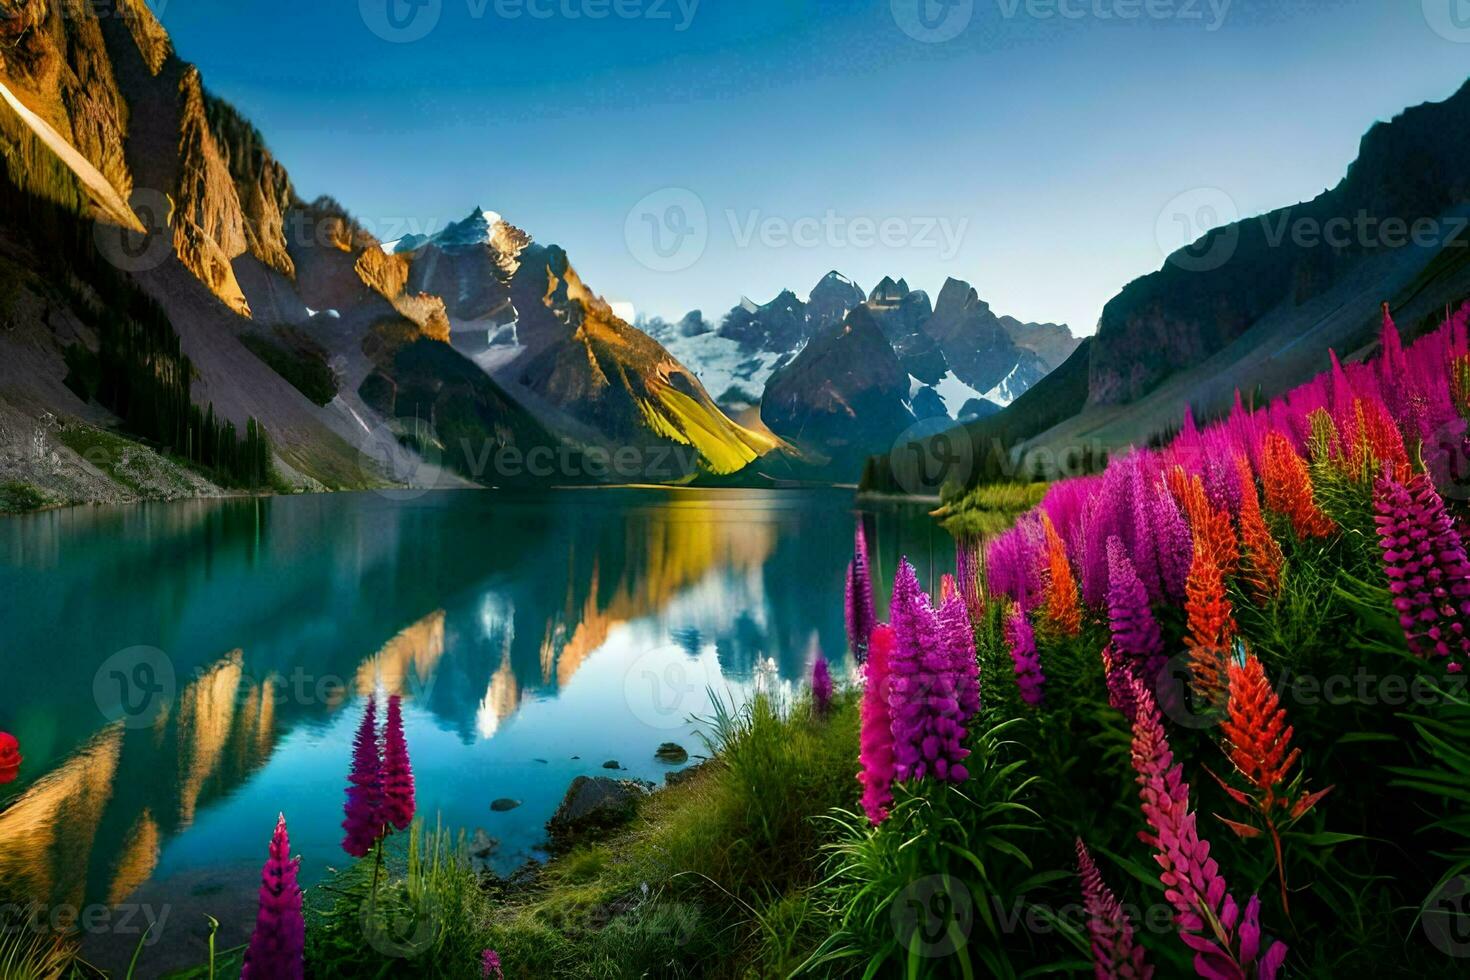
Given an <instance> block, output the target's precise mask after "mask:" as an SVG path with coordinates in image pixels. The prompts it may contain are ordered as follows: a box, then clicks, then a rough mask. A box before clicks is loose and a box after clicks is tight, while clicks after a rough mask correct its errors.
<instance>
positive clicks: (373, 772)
mask: <svg viewBox="0 0 1470 980" xmlns="http://www.w3.org/2000/svg"><path fill="white" fill-rule="evenodd" d="M347 782H348V786H347V803H346V804H345V805H344V806H343V808H342V809H343V812H344V813H345V814H346V819H344V820H343V821H342V829H343V830H345V831H346V832H347V835H346V836H345V837H344V838H343V839H342V850H344V851H346V852H347V853H348V854H351V855H352V856H353V857H367V856H368V854H369V852H371V851H372V849H373V845H375V844H377V842H378V840H379V839H380V838H381V837H382V836H383V829H384V825H385V824H386V823H387V820H386V817H385V814H384V799H383V763H382V760H381V757H380V755H379V752H378V703H377V699H376V698H374V697H372V696H369V697H368V699H367V704H366V706H365V707H364V708H363V713H362V723H361V724H360V725H358V727H357V737H356V738H355V739H353V742H352V771H351V772H350V773H349V774H348V776H347Z"/></svg>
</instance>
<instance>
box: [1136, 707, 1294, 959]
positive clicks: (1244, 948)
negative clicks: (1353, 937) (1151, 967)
mask: <svg viewBox="0 0 1470 980" xmlns="http://www.w3.org/2000/svg"><path fill="white" fill-rule="evenodd" d="M1133 697H1134V700H1135V701H1136V702H1137V704H1138V716H1137V718H1136V720H1135V721H1134V722H1133V750H1132V756H1133V769H1134V771H1135V772H1136V773H1137V774H1138V776H1137V782H1138V786H1139V799H1140V803H1141V809H1142V811H1143V818H1144V821H1145V822H1146V823H1147V824H1148V830H1146V831H1141V832H1140V833H1139V835H1138V836H1139V839H1140V840H1142V841H1143V842H1144V843H1145V844H1147V845H1149V846H1150V847H1151V848H1153V849H1154V852H1155V853H1154V860H1155V861H1156V862H1157V863H1158V865H1159V868H1160V869H1161V871H1160V874H1159V880H1160V881H1161V882H1162V883H1163V885H1164V897H1165V898H1166V899H1167V900H1168V901H1169V903H1170V904H1171V905H1172V906H1173V907H1174V913H1175V924H1176V925H1177V926H1178V928H1179V938H1180V939H1181V940H1182V941H1183V942H1184V944H1185V945H1186V946H1188V947H1189V948H1190V949H1192V950H1194V968H1195V972H1196V973H1198V974H1199V975H1200V976H1202V977H1213V978H1221V980H1247V978H1251V977H1255V978H1259V980H1272V978H1274V977H1275V976H1276V972H1277V970H1279V969H1280V967H1281V963H1282V961H1283V960H1285V959H1286V952H1287V950H1286V946H1285V945H1284V944H1282V943H1279V942H1270V941H1267V942H1266V944H1265V946H1264V948H1263V944H1262V936H1261V927H1260V922H1259V918H1260V899H1258V898H1257V897H1256V896H1254V895H1253V896H1251V899H1250V901H1249V902H1248V903H1246V907H1245V913H1244V915H1243V916H1242V914H1241V910H1240V906H1238V905H1237V904H1236V901H1235V898H1234V897H1233V896H1232V895H1230V893H1229V887H1228V886H1227V885H1226V883H1225V879H1224V878H1223V877H1221V875H1220V868H1219V865H1218V864H1216V862H1215V859H1214V858H1212V857H1210V844H1209V842H1208V841H1206V840H1203V839H1201V838H1200V836H1199V831H1198V828H1197V826H1196V815H1195V813H1194V812H1193V811H1192V810H1190V808H1189V784H1188V783H1187V782H1185V781H1184V767H1183V766H1181V765H1177V764H1175V762H1174V753H1173V750H1172V749H1171V748H1170V747H1169V739H1168V736H1167V735H1165V734H1164V726H1163V722H1162V720H1161V718H1160V715H1159V709H1158V705H1157V704H1155V702H1154V699H1153V695H1152V694H1150V693H1149V690H1148V688H1147V687H1146V686H1144V684H1143V683H1142V682H1140V681H1137V680H1135V681H1134V682H1133Z"/></svg>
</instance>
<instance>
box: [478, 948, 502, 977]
mask: <svg viewBox="0 0 1470 980" xmlns="http://www.w3.org/2000/svg"><path fill="white" fill-rule="evenodd" d="M480 977H481V980H490V978H491V977H494V978H495V980H505V974H504V973H502V972H501V969H500V954H499V953H497V952H495V950H493V949H482V950H481V951H480Z"/></svg>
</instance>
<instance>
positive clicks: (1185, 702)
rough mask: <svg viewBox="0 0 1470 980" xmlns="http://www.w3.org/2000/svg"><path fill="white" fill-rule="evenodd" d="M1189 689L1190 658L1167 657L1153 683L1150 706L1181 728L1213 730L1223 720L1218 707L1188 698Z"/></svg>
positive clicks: (1200, 698) (1195, 698)
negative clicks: (1155, 705) (1157, 708)
mask: <svg viewBox="0 0 1470 980" xmlns="http://www.w3.org/2000/svg"><path fill="white" fill-rule="evenodd" d="M1193 688H1194V663H1193V657H1192V656H1191V655H1190V654H1188V653H1181V654H1179V655H1177V656H1174V657H1170V658H1169V660H1168V662H1167V663H1165V664H1164V667H1163V669H1162V670H1160V671H1159V676H1158V677H1157V678H1155V680H1154V703H1155V704H1157V705H1158V706H1159V712H1160V713H1161V714H1163V716H1164V717H1165V718H1168V719H1169V720H1170V721H1172V722H1174V723H1175V724H1176V725H1179V726H1180V727H1181V728H1193V729H1205V728H1214V727H1215V726H1216V725H1218V724H1220V722H1221V721H1223V720H1224V711H1223V710H1222V706H1220V705H1216V704H1211V703H1210V702H1209V701H1207V700H1205V699H1204V698H1202V697H1198V696H1196V695H1195V694H1192V693H1191V692H1192V691H1193Z"/></svg>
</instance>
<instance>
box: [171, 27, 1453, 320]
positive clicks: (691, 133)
mask: <svg viewBox="0 0 1470 980" xmlns="http://www.w3.org/2000/svg"><path fill="white" fill-rule="evenodd" d="M151 2H152V3H153V6H154V9H155V10H156V11H159V13H160V19H161V20H162V21H163V23H164V25H165V27H167V28H168V30H169V31H170V32H171V33H172V35H173V37H174V41H175V44H176V46H177V47H178V49H179V51H180V53H181V55H182V56H183V57H185V58H186V59H188V60H190V61H193V62H195V63H196V64H198V65H199V66H200V68H201V70H202V71H203V73H204V78H205V83H206V85H208V86H209V87H210V88H211V89H212V90H213V91H215V92H216V93H218V94H220V95H222V96H224V97H225V98H227V99H229V100H231V101H233V102H234V103H235V104H236V105H237V106H238V107H239V108H240V109H241V110H243V111H244V112H245V114H246V115H248V116H249V117H250V118H251V119H252V120H253V121H254V122H255V123H256V124H257V125H258V126H259V127H260V129H261V130H262V132H263V133H264V134H265V137H266V139H267V141H268V142H269V143H270V145H271V146H272V148H273V149H274V151H275V152H276V155H277V156H278V157H280V158H281V159H282V161H284V163H285V164H286V166H287V167H288V168H289V170H290V171H291V174H292V176H293V179H294V180H295V182H296V185H297V188H298V190H299V191H300V193H302V194H303V195H304V196H307V197H312V196H315V195H317V194H319V193H331V194H332V195H333V196H335V197H337V198H338V199H339V200H340V201H342V203H343V204H345V205H346V206H347V207H348V208H349V209H350V210H351V211H353V212H354V213H355V214H357V215H359V216H361V217H362V218H363V219H364V220H365V222H366V223H367V224H368V225H369V226H370V227H372V228H374V229H376V230H378V231H379V232H380V233H381V235H380V237H395V236H396V235H397V234H402V233H403V232H404V231H422V230H424V229H425V228H429V229H433V228H437V227H442V226H443V225H444V224H446V223H447V222H449V221H453V220H457V219H459V218H461V217H463V216H464V215H465V214H467V213H468V212H469V211H470V210H471V209H472V208H473V207H475V206H476V205H480V206H483V207H485V208H486V209H488V210H495V211H498V212H500V213H502V214H503V215H504V216H505V218H506V219H507V220H509V221H511V222H512V223H514V224H517V225H519V226H521V227H523V228H525V229H526V230H527V231H529V232H530V233H531V234H532V235H534V236H535V237H536V238H537V239H538V240H540V241H543V242H556V243H558V244H560V245H562V246H564V247H565V248H566V249H567V251H568V253H569V254H570V256H571V258H572V261H573V263H574V264H575V265H576V266H577V268H578V269H579V271H580V272H581V273H582V276H583V278H584V279H585V280H587V282H588V283H589V284H590V285H592V287H593V288H594V289H596V290H597V291H599V292H601V293H602V294H603V295H605V296H606V297H607V298H608V299H610V300H615V301H624V302H630V303H632V304H633V305H634V306H635V307H636V308H637V309H638V310H640V311H644V312H649V313H658V314H661V315H665V316H671V317H672V316H678V315H681V314H682V313H683V312H685V311H687V310H689V309H693V308H701V309H703V310H704V311H705V313H706V315H707V316H711V317H712V318H716V319H717V318H718V316H720V315H721V314H723V313H724V312H725V311H726V310H728V308H729V307H731V306H732V305H734V304H735V303H736V302H737V301H738V300H739V299H740V297H741V296H742V295H748V296H750V297H751V298H752V299H755V300H757V301H761V302H763V301H766V300H769V299H770V298H771V297H773V296H774V295H775V294H776V293H777V292H779V291H780V290H781V289H782V288H786V287H790V288H792V289H793V290H795V291H796V292H797V293H798V295H802V296H805V294H806V292H807V291H808V290H809V289H810V288H811V286H812V285H813V284H814V283H815V282H816V281H817V280H818V279H819V278H820V277H821V276H822V275H823V274H824V273H825V272H827V271H828V270H829V269H834V268H835V269H838V270H840V271H842V272H843V273H845V274H847V275H848V276H850V277H852V278H853V279H855V280H856V281H857V282H858V283H859V284H860V285H861V286H863V287H864V288H865V289H871V288H872V286H873V285H874V284H875V283H876V282H877V280H878V279H879V278H881V277H882V276H883V275H893V276H895V277H897V276H904V277H906V278H907V279H908V281H909V283H910V284H911V285H913V286H915V287H919V288H924V289H928V290H930V291H931V294H933V293H937V291H938V288H939V287H940V285H941V284H942V283H943V282H944V279H945V277H946V276H955V277H957V278H962V279H965V280H967V281H969V282H971V283H972V284H974V285H975V286H976V287H977V288H978V289H979V291H980V294H981V296H982V297H983V298H985V299H986V300H988V301H989V302H990V303H991V305H992V307H994V308H995V309H996V310H997V311H998V312H1001V313H1010V314H1012V315H1015V316H1018V317H1020V318H1022V319H1028V320H1054V321H1065V322H1068V323H1070V324H1071V325H1072V327H1073V329H1074V330H1076V331H1077V332H1079V333H1091V332H1092V331H1093V329H1094V327H1095V324H1096V322H1097V318H1098V316H1099V314H1100V313H1101V311H1102V307H1103V304H1104V303H1106V302H1107V300H1108V299H1109V298H1111V297H1112V296H1113V295H1114V294H1115V293H1116V292H1117V291H1118V290H1119V288H1120V287H1122V286H1123V285H1124V284H1125V283H1127V282H1128V281H1129V280H1131V279H1133V278H1136V277H1137V276H1139V275H1143V274H1145V273H1147V272H1150V271H1152V270H1154V269H1156V268H1158V266H1159V265H1160V264H1161V263H1162V261H1163V259H1164V256H1165V253H1166V251H1167V248H1168V247H1172V246H1173V245H1175V244H1178V242H1175V241H1172V240H1171V236H1177V235H1179V234H1180V231H1179V230H1178V228H1182V227H1187V226H1188V224H1189V222H1188V221H1186V222H1185V223H1184V224H1183V225H1180V224H1179V223H1178V222H1176V221H1175V220H1174V212H1175V211H1177V210H1179V209H1180V207H1181V205H1180V203H1179V202H1180V201H1183V202H1185V204H1184V205H1183V209H1184V212H1185V213H1186V215H1187V217H1189V218H1191V219H1192V218H1193V217H1194V216H1195V215H1196V213H1197V212H1198V210H1199V208H1198V202H1199V201H1201V200H1204V201H1207V202H1209V203H1212V204H1218V206H1217V207H1216V209H1215V210H1216V212H1218V211H1220V210H1223V209H1233V210H1234V211H1236V212H1237V213H1239V214H1240V215H1249V214H1255V213H1259V212H1262V211H1265V210H1269V209H1271V208H1274V207H1278V206H1281V205H1285V204H1290V203H1293V202H1296V201H1300V200H1304V199H1308V198H1310V197H1312V196H1314V195H1316V194H1318V193H1320V192H1321V191H1322V190H1323V189H1325V188H1326V187H1329V186H1331V185H1332V184H1334V183H1336V182H1337V181H1338V180H1339V179H1340V178H1341V176H1342V174H1343V172H1344V170H1345V168H1346V166H1347V164H1348V163H1349V162H1350V161H1351V160H1352V158H1353V157H1354V155H1355V154H1356V150H1357V145H1358V140H1359V139H1360V137H1361V136H1362V134H1363V133H1364V132H1365V131H1366V130H1367V129H1368V127H1369V126H1370V125H1372V123H1373V122H1374V121H1376V120H1379V119H1387V118H1389V117H1391V116H1392V115H1393V114H1395V113H1396V112H1397V111H1399V110H1400V109H1402V108H1403V107H1404V106H1407V105H1411V104H1417V103H1419V102H1424V101H1428V100H1439V99H1443V98H1445V97H1447V96H1449V95H1450V94H1452V93H1453V92H1454V91H1455V90H1456V89H1457V88H1458V87H1459V86H1460V85H1461V84H1463V83H1464V81H1465V80H1466V76H1467V65H1470V57H1467V55H1470V0H1392V2H1384V0H295V2H290V3H287V2H281V0H248V2H247V0H235V2H224V0H209V2H205V0H151ZM390 4H391V5H392V6H393V10H391V11H390V10H389V9H388V7H389V5H390ZM919 4H924V5H925V6H924V12H925V13H926V14H927V16H926V17H924V18H920V17H918V16H917V14H918V12H919V9H918V5H919ZM390 13H392V14H395V16H394V17H392V18H390V16H389V14H390ZM419 35H422V36H419ZM1199 188H1210V189H1211V190H1209V191H1207V192H1204V194H1205V196H1204V197H1201V192H1199V191H1198V190H1197V189H1199ZM1222 192H1223V196H1222ZM1181 195H1183V196H1182V197H1181ZM701 212H702V213H701ZM1209 213H1211V212H1205V214H1206V215H1208V214H1209ZM1176 226H1177V227H1176ZM655 234H657V236H658V238H657V239H655V238H654V236H655ZM656 245H657V246H658V247H655V246H656Z"/></svg>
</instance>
